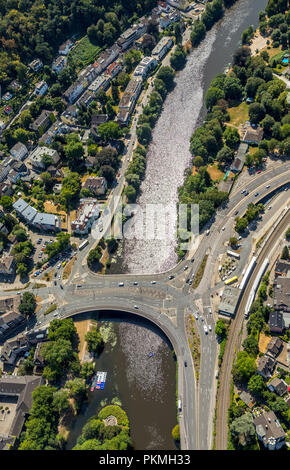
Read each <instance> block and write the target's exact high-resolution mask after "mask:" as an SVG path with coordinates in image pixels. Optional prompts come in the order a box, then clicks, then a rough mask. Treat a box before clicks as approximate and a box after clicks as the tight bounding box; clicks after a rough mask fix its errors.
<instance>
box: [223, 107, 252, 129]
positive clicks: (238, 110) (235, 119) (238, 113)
mask: <svg viewBox="0 0 290 470" xmlns="http://www.w3.org/2000/svg"><path fill="white" fill-rule="evenodd" d="M228 113H229V115H230V124H232V125H233V126H235V127H239V125H240V124H243V123H244V122H245V121H247V120H248V119H249V112H248V105H247V104H246V103H245V102H244V101H243V102H242V103H241V104H240V105H239V106H236V107H234V108H228Z"/></svg>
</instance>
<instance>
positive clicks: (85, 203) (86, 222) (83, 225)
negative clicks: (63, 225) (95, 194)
mask: <svg viewBox="0 0 290 470" xmlns="http://www.w3.org/2000/svg"><path fill="white" fill-rule="evenodd" d="M99 215H100V210H99V205H98V201H97V200H96V199H81V200H80V205H79V208H78V210H77V218H76V219H75V220H74V221H73V222H72V224H71V229H72V232H75V234H76V235H86V234H88V233H89V230H90V229H91V227H92V225H93V223H94V222H95V221H96V220H97V219H98V217H99Z"/></svg>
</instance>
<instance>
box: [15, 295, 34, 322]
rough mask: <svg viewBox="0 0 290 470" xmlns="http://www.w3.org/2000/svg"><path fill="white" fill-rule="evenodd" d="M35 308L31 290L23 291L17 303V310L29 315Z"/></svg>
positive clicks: (26, 315)
mask: <svg viewBox="0 0 290 470" xmlns="http://www.w3.org/2000/svg"><path fill="white" fill-rule="evenodd" d="M35 309H36V299H35V295H34V294H32V292H24V294H23V295H22V297H21V302H20V304H19V312H20V313H21V314H22V315H24V316H25V317H30V316H31V315H33V314H34V312H35Z"/></svg>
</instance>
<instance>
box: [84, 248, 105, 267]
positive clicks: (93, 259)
mask: <svg viewBox="0 0 290 470" xmlns="http://www.w3.org/2000/svg"><path fill="white" fill-rule="evenodd" d="M101 256H102V253H101V249H100V247H99V246H97V248H95V249H93V250H90V252H89V254H88V257H87V264H88V267H89V268H90V269H94V267H95V265H96V264H97V263H98V262H99V261H100V259H101Z"/></svg>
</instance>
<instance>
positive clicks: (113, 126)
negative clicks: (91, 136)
mask: <svg viewBox="0 0 290 470" xmlns="http://www.w3.org/2000/svg"><path fill="white" fill-rule="evenodd" d="M98 133H99V136H100V138H101V139H102V140H104V141H105V142H109V141H110V140H113V139H120V137H121V136H122V129H121V128H120V126H119V124H118V123H117V122H114V121H108V122H104V123H102V124H100V125H99V127H98Z"/></svg>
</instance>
